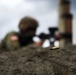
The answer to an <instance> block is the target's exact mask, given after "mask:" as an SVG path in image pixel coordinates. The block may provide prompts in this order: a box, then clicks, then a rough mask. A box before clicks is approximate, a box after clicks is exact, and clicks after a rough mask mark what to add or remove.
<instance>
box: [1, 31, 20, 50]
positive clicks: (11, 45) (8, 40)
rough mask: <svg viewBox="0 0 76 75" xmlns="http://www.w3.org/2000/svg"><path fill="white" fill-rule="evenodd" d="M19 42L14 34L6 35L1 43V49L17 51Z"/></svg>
mask: <svg viewBox="0 0 76 75" xmlns="http://www.w3.org/2000/svg"><path fill="white" fill-rule="evenodd" d="M19 47H20V45H19V41H18V37H17V33H16V32H10V33H8V34H7V35H6V36H5V38H4V39H3V40H2V41H1V48H4V49H8V50H10V49H17V48H19Z"/></svg>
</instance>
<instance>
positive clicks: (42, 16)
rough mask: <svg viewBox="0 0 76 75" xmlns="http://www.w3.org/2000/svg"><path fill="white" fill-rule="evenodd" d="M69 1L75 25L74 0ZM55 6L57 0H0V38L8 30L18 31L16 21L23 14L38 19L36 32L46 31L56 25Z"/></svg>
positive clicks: (75, 2)
mask: <svg viewBox="0 0 76 75" xmlns="http://www.w3.org/2000/svg"><path fill="white" fill-rule="evenodd" d="M71 2H72V4H71V12H72V14H73V15H74V18H73V25H75V24H76V23H75V22H76V15H75V13H76V8H75V5H76V0H71ZM57 6H58V3H57V0H0V39H2V38H3V37H4V36H5V34H7V33H8V32H9V31H18V23H19V21H20V19H21V18H22V17H24V16H32V17H34V18H36V19H37V20H38V21H39V24H40V26H39V28H38V30H37V34H39V33H40V32H46V33H48V30H47V28H48V27H53V26H58V11H57V8H58V7H57Z"/></svg>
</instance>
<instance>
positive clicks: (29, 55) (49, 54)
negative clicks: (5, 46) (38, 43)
mask: <svg viewBox="0 0 76 75" xmlns="http://www.w3.org/2000/svg"><path fill="white" fill-rule="evenodd" d="M0 75H76V47H75V46H67V47H66V48H64V49H56V50H50V47H49V48H37V47H33V46H29V47H27V48H22V49H19V50H16V51H6V52H1V53H0Z"/></svg>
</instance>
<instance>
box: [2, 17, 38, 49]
mask: <svg viewBox="0 0 76 75" xmlns="http://www.w3.org/2000/svg"><path fill="white" fill-rule="evenodd" d="M37 27H38V22H37V21H36V20H35V19H33V18H31V17H24V18H23V19H21V21H20V23H19V30H20V31H19V32H10V33H8V34H7V35H6V36H5V38H4V39H3V40H2V41H1V48H5V49H9V50H10V49H18V48H20V47H23V46H27V45H30V44H33V43H34V42H33V40H32V38H33V37H34V36H35V32H36V29H37Z"/></svg>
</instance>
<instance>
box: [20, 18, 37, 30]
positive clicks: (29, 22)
mask: <svg viewBox="0 0 76 75" xmlns="http://www.w3.org/2000/svg"><path fill="white" fill-rule="evenodd" d="M37 27H38V21H37V20H35V19H34V18H31V17H24V18H22V19H21V21H20V23H19V29H20V31H27V30H28V29H31V28H32V29H36V28H37Z"/></svg>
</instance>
